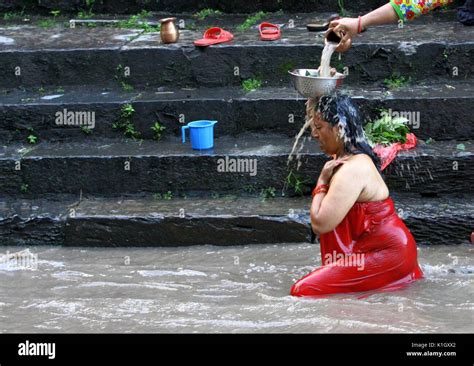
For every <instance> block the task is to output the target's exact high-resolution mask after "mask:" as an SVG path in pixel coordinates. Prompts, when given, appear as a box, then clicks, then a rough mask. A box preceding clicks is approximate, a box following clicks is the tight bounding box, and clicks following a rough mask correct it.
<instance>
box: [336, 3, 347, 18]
mask: <svg viewBox="0 0 474 366" xmlns="http://www.w3.org/2000/svg"><path fill="white" fill-rule="evenodd" d="M337 5H339V15H340V16H341V17H345V16H346V15H347V11H346V9H345V8H344V0H337Z"/></svg>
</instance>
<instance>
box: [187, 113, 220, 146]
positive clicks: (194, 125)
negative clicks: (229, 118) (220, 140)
mask: <svg viewBox="0 0 474 366" xmlns="http://www.w3.org/2000/svg"><path fill="white" fill-rule="evenodd" d="M216 123H217V121H206V120H203V121H193V122H189V123H188V124H187V125H186V126H183V127H181V137H182V139H183V144H184V143H185V142H186V130H187V129H188V128H189V136H190V139H191V146H192V148H193V149H194V150H206V149H212V148H213V147H214V125H215V124H216Z"/></svg>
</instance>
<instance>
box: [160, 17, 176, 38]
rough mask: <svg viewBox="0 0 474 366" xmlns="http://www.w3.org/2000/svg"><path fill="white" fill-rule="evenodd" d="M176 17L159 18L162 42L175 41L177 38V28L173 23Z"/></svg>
mask: <svg viewBox="0 0 474 366" xmlns="http://www.w3.org/2000/svg"><path fill="white" fill-rule="evenodd" d="M175 20H176V18H164V19H160V23H161V30H160V36H161V41H162V42H163V43H176V42H177V41H178V39H179V30H178V28H177V27H176V25H175V24H174V22H175Z"/></svg>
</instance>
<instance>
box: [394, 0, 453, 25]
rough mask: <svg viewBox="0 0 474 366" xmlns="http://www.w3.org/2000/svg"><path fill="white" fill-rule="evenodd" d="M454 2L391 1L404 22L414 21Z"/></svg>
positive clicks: (438, 0) (423, 0) (449, 0)
mask: <svg viewBox="0 0 474 366" xmlns="http://www.w3.org/2000/svg"><path fill="white" fill-rule="evenodd" d="M452 2H453V0H390V4H391V5H392V7H393V8H394V9H395V11H396V12H397V15H398V17H399V18H400V19H401V20H403V21H407V20H412V19H414V18H416V17H419V16H420V15H421V14H426V13H427V12H429V11H430V10H433V9H434V8H437V7H438V6H442V5H447V4H450V3H452Z"/></svg>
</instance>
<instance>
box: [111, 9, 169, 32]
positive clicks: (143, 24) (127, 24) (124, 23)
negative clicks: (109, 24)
mask: <svg viewBox="0 0 474 366" xmlns="http://www.w3.org/2000/svg"><path fill="white" fill-rule="evenodd" d="M148 16H149V14H148V13H147V14H145V15H143V12H142V13H140V14H137V15H132V16H130V17H129V18H128V19H126V20H121V21H119V22H118V23H116V25H115V27H117V28H127V29H143V31H144V32H145V33H149V32H159V31H160V29H161V25H160V24H157V25H150V24H148V22H147V21H146V20H145V19H144V18H145V17H148Z"/></svg>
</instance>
